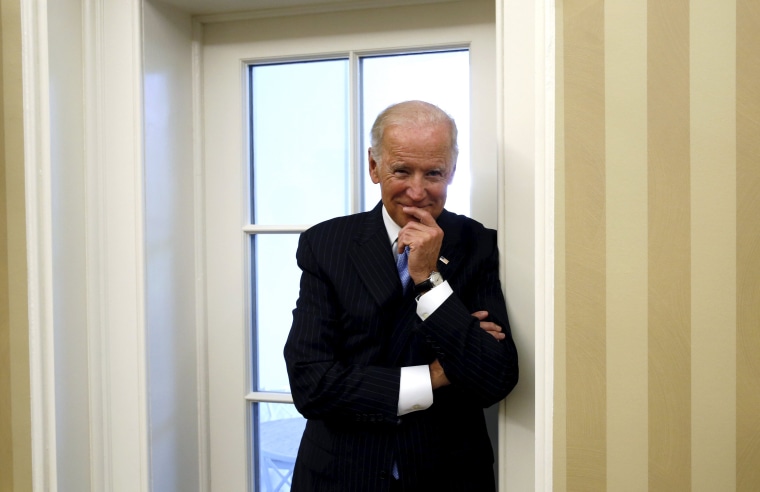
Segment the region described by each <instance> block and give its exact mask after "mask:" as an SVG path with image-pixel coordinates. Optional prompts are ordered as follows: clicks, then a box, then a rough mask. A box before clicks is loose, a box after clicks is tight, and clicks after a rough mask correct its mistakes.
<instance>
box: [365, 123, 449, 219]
mask: <svg viewBox="0 0 760 492" xmlns="http://www.w3.org/2000/svg"><path fill="white" fill-rule="evenodd" d="M382 143H383V145H382V149H383V150H382V152H383V154H382V159H381V161H382V164H378V163H377V162H376V161H375V160H374V159H373V158H372V155H371V153H370V156H369V174H370V177H371V178H372V182H373V183H380V193H381V195H382V200H383V204H384V205H385V208H386V209H387V210H388V214H389V215H390V216H391V218H392V219H393V221H394V222H396V223H397V224H398V225H400V226H401V227H404V226H405V225H406V224H407V222H409V220H411V219H412V217H411V216H409V215H407V214H405V213H404V210H403V207H417V208H421V209H424V210H427V211H428V212H429V213H430V215H432V216H433V217H434V218H436V219H437V218H438V216H439V215H441V211H443V206H444V205H445V203H446V188H447V187H448V185H449V184H450V183H451V180H452V179H453V178H454V169H455V166H454V163H453V162H452V157H451V148H450V143H451V136H450V134H449V127H448V126H447V125H445V124H440V125H434V126H423V127H418V126H389V127H388V128H386V129H385V132H384V135H383V142H382ZM415 220H416V219H415Z"/></svg>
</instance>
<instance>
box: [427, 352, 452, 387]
mask: <svg viewBox="0 0 760 492" xmlns="http://www.w3.org/2000/svg"><path fill="white" fill-rule="evenodd" d="M430 382H431V383H432V386H433V389H438V388H440V387H442V386H448V385H450V384H451V381H449V378H447V377H446V373H445V372H443V366H441V363H440V362H438V359H436V360H434V361H433V362H432V363H431V364H430Z"/></svg>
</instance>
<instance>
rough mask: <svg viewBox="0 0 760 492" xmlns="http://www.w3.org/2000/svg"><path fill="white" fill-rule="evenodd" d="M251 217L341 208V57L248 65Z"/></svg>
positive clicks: (344, 89)
mask: <svg viewBox="0 0 760 492" xmlns="http://www.w3.org/2000/svg"><path fill="white" fill-rule="evenodd" d="M251 127H252V142H251V145H252V158H253V165H252V166H253V169H252V173H251V175H252V178H253V193H252V195H253V196H252V202H253V203H252V209H253V213H252V215H253V222H254V223H256V224H312V223H317V222H320V221H322V220H324V219H328V218H331V217H335V216H338V215H345V214H346V213H347V212H348V206H347V203H348V196H349V195H348V189H347V186H348V172H347V170H348V148H349V146H348V62H347V61H346V60H329V61H315V62H299V63H285V64H278V65H257V66H253V67H252V68H251Z"/></svg>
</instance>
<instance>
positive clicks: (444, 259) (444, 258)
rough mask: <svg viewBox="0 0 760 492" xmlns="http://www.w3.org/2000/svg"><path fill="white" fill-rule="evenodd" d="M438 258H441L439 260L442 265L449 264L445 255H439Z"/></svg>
mask: <svg viewBox="0 0 760 492" xmlns="http://www.w3.org/2000/svg"><path fill="white" fill-rule="evenodd" d="M438 259H439V260H441V262H442V263H443V264H444V265H448V264H449V260H447V259H446V257H445V256H441V257H440V258H438Z"/></svg>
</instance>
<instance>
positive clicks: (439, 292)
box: [417, 280, 454, 321]
mask: <svg viewBox="0 0 760 492" xmlns="http://www.w3.org/2000/svg"><path fill="white" fill-rule="evenodd" d="M453 293H454V291H453V290H452V289H451V286H450V285H449V282H448V280H444V282H443V283H442V284H441V285H438V286H437V287H433V288H432V289H430V290H429V291H427V292H425V293H424V294H423V295H421V296H420V297H419V299H417V316H419V317H420V319H421V320H422V321H425V320H426V319H428V316H430V315H431V314H433V313H434V312H435V310H436V309H438V308H439V307H440V306H441V304H443V301H445V300H446V299H448V298H449V296H450V295H451V294H453Z"/></svg>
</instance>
